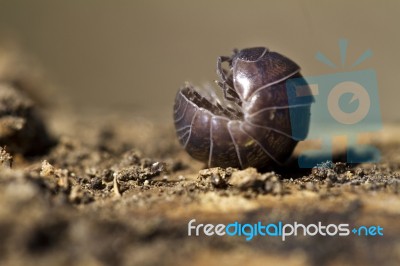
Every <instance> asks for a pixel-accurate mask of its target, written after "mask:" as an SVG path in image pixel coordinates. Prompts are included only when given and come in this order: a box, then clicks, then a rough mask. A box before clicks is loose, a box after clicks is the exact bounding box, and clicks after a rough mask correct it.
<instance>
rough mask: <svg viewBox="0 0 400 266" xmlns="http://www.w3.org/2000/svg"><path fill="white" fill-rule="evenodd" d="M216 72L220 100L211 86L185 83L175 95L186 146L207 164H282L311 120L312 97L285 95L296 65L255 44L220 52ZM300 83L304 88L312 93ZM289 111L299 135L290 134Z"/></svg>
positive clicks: (180, 132)
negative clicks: (297, 99)
mask: <svg viewBox="0 0 400 266" xmlns="http://www.w3.org/2000/svg"><path fill="white" fill-rule="evenodd" d="M223 65H227V66H226V67H225V68H224V67H223ZM217 74H218V76H219V80H218V81H216V83H217V84H218V85H219V87H221V88H222V91H223V98H222V97H221V98H222V99H220V98H219V97H218V96H217V95H216V92H215V91H214V90H213V89H212V88H204V89H198V88H195V87H193V86H192V85H190V84H189V83H186V84H185V85H184V86H183V87H182V88H181V89H180V90H179V91H178V93H177V95H176V98H175V104H174V122H175V128H176V133H177V136H178V139H179V142H180V143H181V144H182V146H183V147H184V149H185V150H186V151H187V152H188V153H189V154H190V155H191V156H192V157H193V158H195V159H197V160H200V161H203V162H204V163H206V164H207V166H208V167H217V166H219V167H236V168H241V169H244V168H246V167H255V168H258V169H271V168H274V167H276V166H278V165H282V164H284V163H285V161H286V160H287V159H288V158H289V157H290V155H291V154H292V152H293V150H294V148H295V146H296V144H297V143H298V141H299V140H302V139H304V138H305V136H306V135H307V132H308V127H309V122H310V107H311V103H312V101H313V100H312V97H311V100H309V101H307V102H305V103H304V102H303V104H299V105H290V100H289V96H288V90H287V85H286V84H287V81H288V80H289V79H302V76H301V74H300V67H299V66H298V65H297V64H296V63H294V62H293V61H292V60H290V59H289V58H287V57H285V56H283V55H281V54H279V53H277V52H272V51H269V50H268V49H267V48H264V47H255V48H247V49H242V50H234V53H233V55H232V56H220V57H219V58H218V60H217ZM304 84H305V86H302V91H303V93H304V92H305V93H306V94H307V93H308V94H309V95H311V91H310V89H309V87H308V86H307V83H305V81H304ZM291 114H292V119H293V114H295V116H296V121H295V123H297V124H296V128H301V129H302V131H303V133H302V134H301V135H302V137H298V136H297V135H295V134H292V126H293V123H294V121H291Z"/></svg>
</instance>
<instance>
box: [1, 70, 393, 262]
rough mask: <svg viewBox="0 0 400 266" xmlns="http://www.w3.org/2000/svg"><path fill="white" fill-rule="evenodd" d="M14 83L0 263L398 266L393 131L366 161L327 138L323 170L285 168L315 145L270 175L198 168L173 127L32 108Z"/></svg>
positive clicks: (9, 86) (5, 113)
mask: <svg viewBox="0 0 400 266" xmlns="http://www.w3.org/2000/svg"><path fill="white" fill-rule="evenodd" d="M0 77H1V75H0ZM25 87H26V85H24V84H22V85H21V82H19V83H18V82H15V80H13V82H11V81H10V80H8V79H3V81H2V83H1V86H0V116H1V117H0V143H1V145H2V148H1V150H0V162H1V165H0V236H1V239H2V241H1V243H0V264H1V265H33V264H34V265H188V264H190V265H228V264H229V265H243V264H247V265H398V263H399V261H400V223H399V218H400V196H399V194H400V170H399V169H400V153H399V151H400V140H399V138H398V136H399V135H398V133H399V132H400V126H398V125H386V126H385V128H384V129H383V130H382V131H381V132H380V133H378V135H374V137H370V136H365V139H366V140H368V141H370V142H372V143H373V144H374V145H376V146H377V147H379V148H380V150H381V152H382V160H381V161H380V162H379V163H375V164H371V163H366V164H357V165H356V164H354V165H350V164H346V163H344V162H343V159H342V158H343V149H341V148H340V147H341V144H340V141H339V144H338V145H336V147H337V151H336V156H335V158H336V159H335V160H334V161H335V162H334V163H332V162H327V163H325V164H322V165H320V166H319V167H316V168H313V169H300V168H298V167H297V164H296V154H298V153H299V152H300V151H301V150H303V149H306V148H307V147H308V146H309V145H314V144H313V143H303V144H301V145H299V146H298V149H297V150H296V151H295V154H294V157H293V158H292V160H290V161H289V163H288V164H287V165H286V166H283V167H281V168H279V169H276V170H275V171H274V172H267V173H259V172H257V170H255V169H252V168H249V169H245V170H238V169H233V168H227V169H222V168H212V169H207V168H205V166H204V165H203V164H202V163H200V162H197V161H195V160H193V159H191V158H190V157H189V156H188V155H187V154H186V152H185V151H184V150H183V149H182V148H181V147H180V145H179V144H178V142H177V138H176V136H175V131H174V128H173V125H172V123H167V122H161V123H160V122H157V121H153V120H148V119H145V118H143V117H140V116H134V114H133V115H132V114H129V115H125V114H121V113H118V112H108V113H106V112H105V111H102V112H100V113H99V112H97V113H95V112H91V113H81V112H79V113H78V112H76V111H74V110H68V109H66V108H60V107H56V106H53V107H45V108H43V107H42V108H41V105H40V104H38V103H37V102H38V101H36V100H33V99H35V97H32V96H31V95H30V94H29V91H28V90H26V89H25ZM44 98H45V97H44ZM171 108H172V103H171ZM171 116H172V110H171ZM342 146H343V145H342ZM192 219H196V222H194V223H193V224H194V225H197V224H200V223H202V224H208V223H210V224H214V225H216V224H221V223H222V224H229V223H234V222H236V221H237V222H238V223H241V224H245V223H250V224H255V223H258V221H261V222H262V223H263V224H268V223H275V224H277V223H279V222H280V221H281V222H283V223H290V224H293V223H294V222H297V223H302V224H305V225H306V226H307V225H309V224H317V225H318V223H319V222H321V224H322V225H328V224H337V225H339V224H349V230H352V229H353V228H359V227H360V226H368V227H370V226H376V228H378V226H379V227H381V228H383V231H382V232H383V235H379V234H377V235H375V236H373V235H369V236H365V233H361V235H357V234H353V233H352V232H350V235H349V236H339V235H336V236H322V235H315V236H304V235H302V234H301V233H299V235H298V236H296V237H295V236H288V237H287V238H286V239H285V241H283V240H282V238H281V237H280V236H275V237H274V236H260V235H258V236H254V238H252V239H251V240H249V241H247V240H246V236H243V235H242V236H235V237H231V236H227V235H225V236H216V235H214V236H206V235H205V234H204V233H202V234H201V235H200V236H194V235H192V236H188V223H189V221H191V220H192ZM194 232H195V231H192V234H194ZM370 232H371V234H373V232H372V231H370ZM376 232H377V231H375V233H376Z"/></svg>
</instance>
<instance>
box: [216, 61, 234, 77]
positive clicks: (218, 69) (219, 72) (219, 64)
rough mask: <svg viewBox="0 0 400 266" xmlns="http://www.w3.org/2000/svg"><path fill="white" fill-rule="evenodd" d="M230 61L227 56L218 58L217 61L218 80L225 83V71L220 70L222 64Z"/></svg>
mask: <svg viewBox="0 0 400 266" xmlns="http://www.w3.org/2000/svg"><path fill="white" fill-rule="evenodd" d="M230 61H231V57H229V56H220V57H218V60H217V74H218V76H219V78H220V79H221V80H222V81H226V80H227V73H226V70H225V69H223V68H222V63H224V62H230Z"/></svg>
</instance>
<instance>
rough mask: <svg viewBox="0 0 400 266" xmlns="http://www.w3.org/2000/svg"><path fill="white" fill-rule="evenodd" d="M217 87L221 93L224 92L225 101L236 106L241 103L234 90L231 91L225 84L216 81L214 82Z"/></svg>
mask: <svg viewBox="0 0 400 266" xmlns="http://www.w3.org/2000/svg"><path fill="white" fill-rule="evenodd" d="M215 82H216V83H217V84H218V86H220V87H221V88H222V91H223V92H224V98H225V99H227V100H228V101H233V102H235V103H237V104H241V103H242V101H241V100H240V98H239V95H238V94H237V93H236V91H235V90H234V89H232V88H231V87H230V86H229V85H228V84H227V83H226V82H221V81H218V80H216V81H215Z"/></svg>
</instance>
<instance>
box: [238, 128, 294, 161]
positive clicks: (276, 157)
mask: <svg viewBox="0 0 400 266" xmlns="http://www.w3.org/2000/svg"><path fill="white" fill-rule="evenodd" d="M242 130H243V132H245V133H246V134H247V135H248V136H249V137H250V138H251V139H252V140H251V141H252V143H254V144H255V145H256V146H258V148H259V149H261V150H262V151H263V152H264V153H265V154H266V155H267V156H268V157H270V160H272V161H273V162H275V163H276V164H278V165H282V164H283V163H285V162H286V160H287V158H289V156H290V155H291V154H292V152H293V149H294V147H295V146H296V144H297V141H296V140H294V139H293V138H291V137H290V136H286V135H284V134H282V133H280V132H277V131H275V130H272V129H269V128H266V127H256V126H254V125H251V124H249V123H247V122H244V123H243V124H242Z"/></svg>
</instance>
